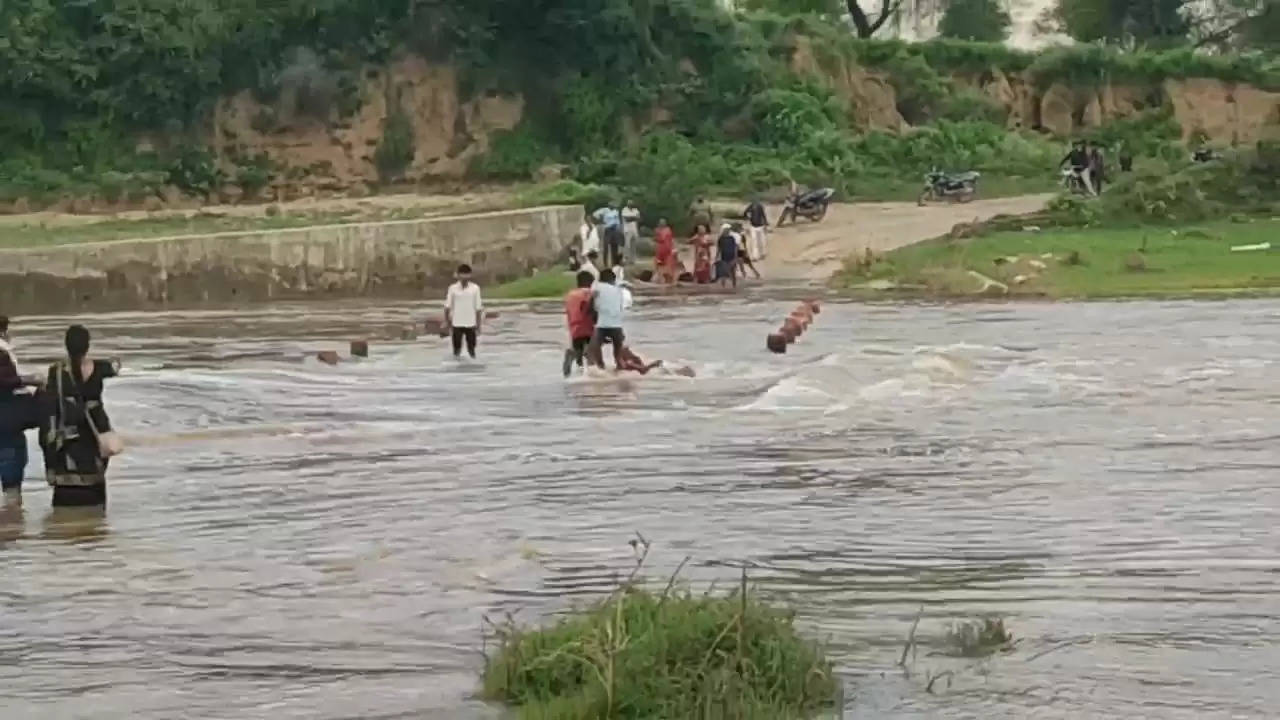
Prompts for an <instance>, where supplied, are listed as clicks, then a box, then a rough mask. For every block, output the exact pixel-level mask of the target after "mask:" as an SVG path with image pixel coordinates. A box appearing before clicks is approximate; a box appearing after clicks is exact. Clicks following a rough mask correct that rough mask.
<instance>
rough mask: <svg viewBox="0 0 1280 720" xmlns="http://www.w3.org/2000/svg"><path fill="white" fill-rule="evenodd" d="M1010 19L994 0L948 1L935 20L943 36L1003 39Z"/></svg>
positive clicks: (984, 40)
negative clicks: (940, 16)
mask: <svg viewBox="0 0 1280 720" xmlns="http://www.w3.org/2000/svg"><path fill="white" fill-rule="evenodd" d="M1012 23H1013V19H1012V18H1010V17H1009V12H1008V11H1007V10H1005V9H1004V7H1003V6H1002V5H1001V4H1000V3H999V2H997V0H951V2H950V3H948V4H947V9H946V10H945V11H944V12H943V13H942V20H941V21H940V22H939V23H938V34H939V35H941V36H942V37H947V38H957V39H960V40H978V41H982V42H1004V40H1005V38H1007V37H1009V26H1010V25H1011V24H1012Z"/></svg>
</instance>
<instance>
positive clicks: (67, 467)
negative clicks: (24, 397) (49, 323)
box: [40, 325, 122, 507]
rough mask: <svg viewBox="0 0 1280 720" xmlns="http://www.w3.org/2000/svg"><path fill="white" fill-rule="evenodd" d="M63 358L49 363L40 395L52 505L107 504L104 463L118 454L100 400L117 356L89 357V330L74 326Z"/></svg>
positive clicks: (115, 368)
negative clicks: (114, 358)
mask: <svg viewBox="0 0 1280 720" xmlns="http://www.w3.org/2000/svg"><path fill="white" fill-rule="evenodd" d="M66 349H67V358H66V360H63V361H61V362H58V363H55V364H54V365H52V366H50V367H49V375H48V379H47V380H46V381H45V392H44V393H42V395H41V400H42V402H41V405H42V408H41V412H40V448H41V450H43V451H44V466H45V472H46V475H47V477H48V481H49V484H50V485H52V486H53V505H54V507H92V506H105V505H106V504H107V465H108V463H109V462H110V460H111V458H112V457H113V456H115V455H117V454H119V453H120V451H121V450H122V445H121V444H120V441H119V437H118V436H117V435H116V434H115V432H114V431H113V430H112V429H111V420H110V418H108V417H107V411H106V408H105V407H104V406H103V404H102V385H103V381H105V380H106V379H108V378H113V377H115V376H116V375H118V374H119V372H120V363H119V362H118V361H115V360H94V359H92V358H90V357H89V331H88V330H87V329H85V327H84V326H83V325H72V326H71V327H69V328H67V334H66Z"/></svg>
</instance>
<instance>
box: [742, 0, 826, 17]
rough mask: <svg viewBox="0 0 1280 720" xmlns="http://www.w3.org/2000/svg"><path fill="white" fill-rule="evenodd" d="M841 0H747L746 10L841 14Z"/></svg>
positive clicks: (786, 13) (796, 13)
mask: <svg viewBox="0 0 1280 720" xmlns="http://www.w3.org/2000/svg"><path fill="white" fill-rule="evenodd" d="M843 5H844V4H843V3H842V2H840V0H746V1H745V2H743V3H742V5H741V7H742V8H743V9H745V10H769V11H772V12H776V13H778V14H780V15H801V14H804V13H809V14H812V15H827V16H831V15H840V14H841V13H843V12H844V6H843Z"/></svg>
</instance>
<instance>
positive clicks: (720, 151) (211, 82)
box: [0, 0, 1280, 214]
mask: <svg viewBox="0 0 1280 720" xmlns="http://www.w3.org/2000/svg"><path fill="white" fill-rule="evenodd" d="M1065 1H1066V0H1064V2H1065ZM1072 1H1076V0H1072ZM1078 1H1079V2H1085V0H1078ZM1089 1H1091V2H1095V1H1096V2H1101V1H1102V0H1089ZM1257 1H1258V0H1215V2H1218V3H1226V4H1232V7H1235V8H1237V9H1238V11H1239V13H1241V15H1240V17H1241V25H1240V28H1239V29H1236V28H1235V26H1234V25H1233V30H1232V36H1231V37H1232V38H1236V37H1246V36H1248V33H1253V36H1266V35H1267V33H1266V31H1265V28H1266V27H1269V26H1267V25H1265V22H1266V17H1268V16H1267V15H1266V13H1265V12H1261V11H1259V10H1257V9H1256V8H1251V7H1250V6H1249V3H1252V2H1257ZM1160 2H1164V0H1159V2H1157V3H1156V4H1154V5H1153V4H1151V3H1147V5H1148V6H1149V7H1156V6H1157V5H1159V4H1160ZM746 5H747V6H748V7H752V8H760V10H758V11H753V12H749V13H746V14H743V15H732V14H729V13H727V12H726V11H725V10H724V9H723V8H722V6H721V4H720V3H719V2H718V0H466V1H465V2H463V1H462V0H278V1H276V2H270V3H258V2H254V1H253V0H78V1H77V2H61V1H59V0H5V1H3V2H0V28H3V30H2V31H0V200H3V199H12V198H15V197H32V198H38V197H42V198H52V197H57V196H59V195H81V194H98V195H102V196H104V197H106V198H107V199H136V198H139V197H142V196H146V195H152V194H156V193H157V192H159V191H160V190H161V189H162V188H164V187H165V186H174V187H176V188H178V189H180V190H182V191H184V192H187V193H193V194H209V193H213V192H217V191H219V189H220V188H222V187H224V186H226V185H227V184H234V185H238V186H239V187H240V189H241V190H243V191H244V192H245V193H247V194H253V193H256V192H258V191H260V190H262V189H263V188H264V187H265V186H267V185H268V183H269V182H270V180H271V178H272V176H273V175H274V174H275V173H278V172H280V171H281V170H282V169H281V168H276V167H274V166H273V165H272V164H271V162H269V161H268V160H267V159H266V158H265V157H262V156H252V155H246V156H244V157H232V158H230V163H228V161H227V160H226V159H225V158H224V159H223V160H221V161H220V162H215V160H214V157H213V156H212V155H211V154H210V152H209V151H208V150H207V148H205V147H204V146H203V144H202V140H203V139H204V138H206V137H207V135H208V132H207V130H208V128H207V127H206V123H207V121H208V118H209V113H210V110H211V107H212V105H213V103H214V102H215V101H216V99H217V98H219V97H221V96H225V95H227V94H229V93H232V92H235V91H238V90H244V89H248V90H252V91H253V92H254V93H255V94H256V96H257V97H258V98H259V99H260V100H262V101H264V102H265V103H267V104H268V105H269V106H270V108H271V109H270V111H269V112H264V113H263V115H262V117H261V118H255V119H254V120H255V126H257V125H258V124H260V125H261V128H263V129H265V128H270V127H275V126H276V125H277V123H279V122H280V121H281V120H287V119H290V118H297V117H305V118H310V119H313V120H317V121H322V122H331V123H332V122H338V121H340V120H341V119H342V117H343V116H345V115H348V114H350V113H351V112H353V111H354V110H355V109H357V108H358V107H359V105H360V102H361V98H360V96H359V93H360V86H361V82H362V80H361V79H362V75H363V73H364V71H365V70H366V69H367V67H368V66H369V65H370V64H376V63H381V62H385V61H386V60H388V59H389V58H391V57H392V56H393V55H394V54H396V53H400V52H411V53H418V54H421V55H423V56H426V57H428V58H430V59H433V60H448V61H450V62H452V63H454V64H455V65H456V66H457V67H458V68H459V69H460V71H461V73H462V77H463V80H464V84H465V88H464V90H465V91H466V92H468V93H480V92H486V91H519V92H521V93H522V94H523V96H524V97H525V98H526V101H527V104H526V108H527V110H526V119H525V121H524V123H523V124H522V125H521V126H520V127H518V128H516V129H515V130H513V131H512V132H510V133H505V134H501V135H499V136H498V137H496V138H495V139H494V143H493V146H492V151H491V152H490V153H489V154H488V155H487V156H485V157H483V158H481V159H479V160H478V161H477V163H476V165H475V168H474V170H475V172H476V173H478V174H479V175H481V176H484V177H492V178H499V179H527V178H529V177H530V176H531V175H532V174H533V173H534V172H536V171H537V170H538V168H539V167H541V166H543V165H545V164H548V163H563V164H565V165H567V166H568V167H569V168H570V172H571V176H572V177H573V178H574V179H575V180H577V181H579V182H584V183H589V184H592V185H594V186H596V187H606V188H612V189H613V192H615V193H618V194H621V193H628V194H634V195H635V196H636V199H637V200H638V201H643V202H644V203H645V204H646V207H648V208H652V209H653V210H654V212H661V213H671V214H675V213H677V212H679V210H680V209H681V207H682V206H683V205H685V204H687V202H688V196H689V194H691V193H693V192H697V191H700V190H703V189H706V188H716V187H718V188H725V189H728V190H734V191H746V190H757V189H767V188H771V187H776V186H778V185H782V184H785V183H786V182H787V181H788V180H791V179H794V180H796V181H798V182H801V183H806V184H819V183H821V184H829V185H832V186H835V187H837V188H838V189H840V190H841V191H842V192H847V193H866V192H870V191H872V190H875V191H881V192H882V191H883V190H884V189H885V188H886V187H891V186H893V185H894V184H895V183H897V184H901V183H902V182H909V181H914V178H913V176H914V175H915V174H917V173H919V172H922V171H923V170H925V169H928V168H929V167H932V166H934V165H937V166H939V167H944V168H950V169H968V168H974V169H980V170H987V171H989V172H993V173H999V174H1002V175H1005V176H1011V175H1023V174H1031V173H1043V172H1044V168H1043V167H1042V165H1041V163H1043V162H1044V161H1045V159H1046V158H1049V157H1051V156H1052V155H1053V154H1054V152H1055V151H1056V149H1055V148H1053V147H1051V146H1050V144H1049V143H1048V142H1047V141H1045V140H1042V139H1037V138H1035V137H1033V136H1025V135H1020V134H1009V133H1006V132H1004V131H1003V129H1002V125H1003V122H1004V111H1003V109H1002V108H1001V107H999V106H997V105H995V104H994V103H993V102H991V101H990V100H989V99H987V98H986V97H984V96H982V95H981V94H980V93H977V92H975V91H974V90H972V89H970V88H968V87H966V86H964V85H963V84H961V83H958V82H957V81H956V80H955V79H954V75H955V74H957V73H970V74H980V73H985V72H988V71H990V70H995V69H999V70H1004V71H1008V72H1020V71H1024V70H1025V71H1029V72H1030V73H1031V74H1032V75H1033V76H1034V77H1035V78H1036V80H1037V81H1038V82H1041V83H1043V84H1047V83H1051V82H1058V81H1065V82H1070V83H1078V84H1093V83H1100V82H1103V81H1125V80H1133V81H1151V82H1156V81H1160V80H1163V79H1165V78H1168V77H1186V76H1205V77H1218V78H1223V79H1227V80H1239V81H1247V82H1251V83H1255V84H1258V85H1261V86H1267V87H1280V65H1277V64H1276V63H1275V62H1274V61H1273V60H1268V59H1267V57H1266V56H1258V55H1205V54H1198V53H1194V52H1192V51H1191V50H1190V49H1182V50H1176V51H1171V52H1160V53H1156V52H1124V51H1122V50H1120V49H1118V48H1116V47H1099V46H1092V45H1090V46H1081V47H1077V48H1070V49H1064V50H1058V51H1053V52H1049V53H1045V54H1042V55H1032V54H1028V53H1022V52H1018V51H1015V50H1011V49H1009V48H1007V47H1005V46H1003V45H1001V44H998V43H980V42H971V41H963V40H948V39H944V40H939V41H936V42H929V43H921V44H907V43H903V42H898V41H882V40H870V39H860V38H858V37H856V35H868V34H871V32H873V31H868V32H863V30H867V29H868V28H869V27H870V26H873V25H876V23H878V22H879V21H880V20H881V19H882V18H883V17H885V14H886V13H892V12H896V10H897V8H899V7H900V5H899V4H897V3H896V2H882V1H881V0H867V1H866V2H863V3H862V5H861V6H860V5H859V4H858V3H857V2H852V1H845V0H834V1H829V0H802V1H800V2H797V3H788V2H783V0H750V2H748V3H746ZM863 6H865V7H863ZM855 7H856V8H858V11H859V13H861V18H862V19H861V21H862V22H864V23H866V25H867V28H863V27H861V26H860V25H859V15H858V14H856V13H853V14H851V11H852V10H853V9H854V8H855ZM1268 7H1269V6H1268ZM964 8H971V10H972V11H973V12H975V13H978V16H980V17H985V15H984V13H988V12H990V11H992V9H993V8H994V9H995V10H998V5H995V4H993V3H991V2H990V0H956V4H955V6H954V7H953V12H952V14H951V16H952V17H953V21H954V23H955V24H956V25H957V26H959V25H961V23H960V20H959V18H961V17H964V16H965V15H964V13H961V12H960V11H961V10H962V9H964ZM983 8H985V9H983ZM770 9H772V10H774V11H776V10H783V9H785V10H787V11H788V12H789V13H803V14H790V15H785V16H784V15H780V14H777V12H771V11H770ZM1264 10H1265V8H1264ZM1268 12H1270V11H1268ZM839 15H844V16H849V18H850V21H851V22H853V24H854V25H855V26H858V27H859V29H858V31H857V32H853V33H851V32H850V31H849V26H848V25H847V24H845V22H844V21H843V20H836V16H839ZM1130 15H1131V16H1134V17H1137V16H1136V15H1133V13H1130ZM1271 15H1272V16H1274V12H1272V13H1271ZM1126 17H1128V16H1126ZM1232 17H1235V16H1232ZM1259 18H1261V20H1259ZM997 19H998V18H997ZM1257 23H1262V24H1257ZM996 24H998V23H996ZM877 27H878V26H877ZM954 34H959V35H976V34H977V32H976V30H974V31H972V32H970V31H965V30H956V31H955V33H954ZM798 37H808V38H811V39H812V42H811V45H812V47H813V49H814V53H815V54H816V55H818V60H819V61H821V62H823V63H832V64H833V65H832V67H833V68H834V67H836V65H835V64H837V63H840V62H845V63H857V64H859V65H861V66H864V67H870V68H874V69H878V70H881V71H883V72H885V73H886V74H887V76H888V77H889V80H890V82H891V83H892V84H893V86H894V88H895V90H896V94H897V103H898V110H899V112H900V113H901V114H902V115H903V116H904V117H905V118H906V119H907V121H908V122H910V123H911V124H912V125H915V126H918V127H919V128H920V129H919V130H918V131H916V132H913V133H909V134H906V135H903V136H897V135H889V134H884V133H870V134H866V133H863V132H862V128H858V127H854V126H852V124H851V120H850V118H851V116H852V114H853V113H852V108H850V107H848V106H847V102H846V101H842V100H840V99H838V98H837V97H835V95H834V94H833V92H832V91H831V89H830V88H828V87H826V86H824V85H823V84H822V83H820V82H817V81H815V80H814V79H812V78H810V79H808V80H803V81H802V80H799V79H797V78H796V77H795V76H794V75H793V74H792V72H791V69H790V67H789V61H790V59H791V56H792V53H793V51H794V50H795V47H796V42H797V38H798ZM1267 37H1271V36H1267ZM1271 41H1273V39H1272V40H1271ZM655 109H661V110H662V111H663V113H662V115H663V117H662V118H661V119H655V118H657V117H658V115H657V114H655ZM408 120H409V119H408V118H407V117H405V116H404V113H403V112H401V111H395V110H393V112H392V113H391V116H390V117H389V118H388V119H387V121H386V123H385V125H384V128H383V136H382V138H381V141H380V142H379V143H378V145H377V147H376V148H374V153H373V158H374V160H375V164H376V165H377V168H378V170H379V173H380V175H381V176H382V177H383V179H385V180H387V181H394V180H395V179H396V178H398V177H399V176H400V175H401V174H402V172H403V171H404V170H405V168H406V167H407V166H408V165H409V163H410V162H411V161H412V159H413V157H414V153H415V148H414V147H413V134H412V132H411V128H410V127H409V122H408ZM1148 120H1151V118H1145V119H1144V122H1146V121H1148ZM1135 122H1136V121H1135ZM1152 122H1154V120H1152ZM1143 127H1145V126H1143ZM1139 129H1141V128H1139V127H1138V126H1137V125H1136V124H1131V127H1130V128H1129V130H1128V132H1130V133H1137V132H1138V130H1139ZM1140 139H1141V138H1140ZM1163 140H1164V139H1163V137H1162V138H1161V142H1163ZM1143 141H1144V142H1145V139H1143Z"/></svg>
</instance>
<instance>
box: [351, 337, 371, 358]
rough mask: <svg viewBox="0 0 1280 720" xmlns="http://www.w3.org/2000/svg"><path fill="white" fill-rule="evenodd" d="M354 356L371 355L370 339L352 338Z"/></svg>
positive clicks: (352, 354)
mask: <svg viewBox="0 0 1280 720" xmlns="http://www.w3.org/2000/svg"><path fill="white" fill-rule="evenodd" d="M351 356H352V357H361V358H367V357H369V341H368V340H352V341H351Z"/></svg>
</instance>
